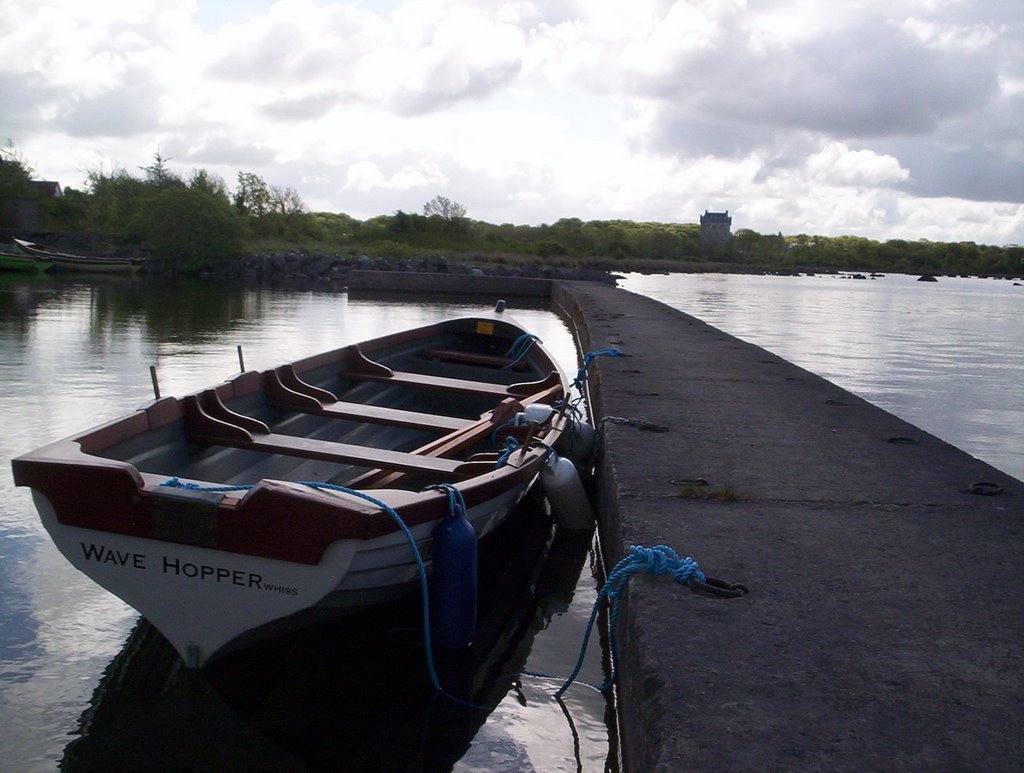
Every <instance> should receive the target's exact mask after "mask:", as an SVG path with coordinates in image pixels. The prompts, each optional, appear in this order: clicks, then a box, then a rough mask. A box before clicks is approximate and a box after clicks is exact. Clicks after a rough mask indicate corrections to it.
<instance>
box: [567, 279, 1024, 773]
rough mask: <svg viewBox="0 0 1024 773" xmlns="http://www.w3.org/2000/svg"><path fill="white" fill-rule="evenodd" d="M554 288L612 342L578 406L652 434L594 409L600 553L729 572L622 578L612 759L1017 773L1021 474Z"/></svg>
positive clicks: (705, 338) (831, 389) (704, 331)
mask: <svg viewBox="0 0 1024 773" xmlns="http://www.w3.org/2000/svg"><path fill="white" fill-rule="evenodd" d="M552 300H553V302H554V303H555V304H556V307H558V308H561V309H564V313H565V314H566V315H568V316H569V317H571V318H572V319H574V320H575V323H576V326H577V328H578V332H579V336H580V338H581V342H582V346H583V347H584V349H585V350H595V349H598V348H601V347H606V346H614V347H618V348H619V349H621V350H622V351H623V352H625V353H626V354H627V355H628V356H627V357H622V358H599V359H597V360H595V362H594V364H593V365H592V366H591V377H590V382H591V386H592V388H593V392H594V394H593V397H594V410H595V412H596V414H597V416H596V418H597V419H598V420H601V419H608V418H609V417H619V418H624V419H636V418H640V417H644V418H646V419H647V420H648V421H649V422H651V423H653V424H658V425H663V426H667V427H668V430H669V431H667V432H663V433H656V432H651V431H645V430H644V429H641V428H639V427H638V426H634V425H631V424H623V423H615V422H614V421H605V422H604V423H603V425H602V426H603V436H604V446H603V452H602V454H601V457H600V459H599V463H598V471H597V473H598V474H597V480H598V488H599V509H600V518H601V528H602V532H603V537H604V545H605V550H606V553H607V556H606V559H607V560H608V561H609V563H610V564H611V563H614V562H615V561H617V560H618V559H619V558H621V557H622V556H623V555H624V553H625V550H626V548H627V546H629V545H631V544H637V545H645V546H654V545H658V544H666V545H669V546H671V547H673V548H674V549H676V550H677V551H678V552H679V553H680V555H692V556H693V557H694V558H695V559H696V560H697V561H698V562H699V564H700V566H701V568H702V569H703V570H704V571H705V572H706V573H707V574H709V575H713V576H715V577H718V578H721V579H724V580H731V581H738V582H742V583H744V584H745V585H746V586H747V587H748V588H749V594H748V595H746V596H744V597H741V598H737V599H712V598H707V597H704V596H700V595H697V594H695V593H692V592H690V591H689V590H688V589H686V588H685V587H684V586H681V585H679V584H677V583H675V582H674V581H673V580H672V578H671V577H666V576H660V577H657V576H650V575H643V576H634V577H633V579H631V580H630V583H629V585H628V588H627V592H626V594H625V600H624V607H623V614H622V617H621V618H620V627H619V629H618V637H619V638H618V641H619V656H620V669H621V670H620V671H619V675H618V697H619V701H620V704H619V709H620V716H621V723H622V743H623V752H624V765H625V768H626V770H628V771H632V772H634V773H641V772H642V773H647V772H648V771H683V770H706V771H712V770H729V771H738V770H822V769H824V770H853V769H856V770H993V771H994V770H999V771H1008V770H1022V769H1024V686H1022V679H1021V677H1022V655H1024V604H1022V602H1024V484H1022V483H1021V482H1020V481H1017V480H1015V479H1013V478H1011V477H1010V476H1008V475H1006V474H1004V473H1002V472H999V471H998V470H996V469H994V468H992V467H991V466H989V465H987V464H985V463H983V462H981V461H979V460H977V459H975V458H973V457H971V456H969V455H968V454H966V453H964V452H962V451H960V450H958V449H956V448H954V447H953V446H951V445H949V444H947V443H945V442H943V441H941V440H939V439H938V438H936V437H934V436H932V435H929V434H927V433H926V432H923V431H922V430H920V429H918V428H916V427H914V426H912V425H910V424H908V423H906V422H904V421H902V420H900V419H898V418H896V417H894V416H892V415H891V414H889V413H886V412H885V411H883V410H881V409H879V408H877V407H875V406H873V405H871V404H869V403H867V402H865V401H864V400H861V399H860V398H858V397H856V396H854V395H853V394H851V393H849V392H846V391H844V390H843V389H841V388H839V387H837V386H836V385H834V384H831V383H829V382H828V381H825V380H824V379H822V378H819V377H817V376H815V375H813V374H811V373H809V372H807V371H805V370H803V369H801V368H799V367H796V366H794V365H792V364H790V363H787V362H785V361H784V360H782V359H780V358H779V357H777V356H775V355H772V354H770V353H768V352H766V351H765V350H763V349H761V348H759V347H756V346H753V345H750V344H747V343H744V342H742V341H740V340H738V339H736V338H733V337H731V336H729V335H727V334H725V333H723V332H721V331H719V330H716V329H715V328H712V327H710V326H708V325H706V324H704V323H702V322H700V321H699V320H696V319H694V318H692V317H689V316H687V315H685V314H683V313H681V312H678V311H675V310H673V309H671V308H669V307H667V306H665V305H663V304H660V303H658V302H655V301H651V300H648V299H646V298H643V297H640V296H637V295H634V294H631V293H628V292H626V291H623V290H619V289H616V288H612V287H607V286H603V285H601V284H596V283H584V282H578V283H572V282H567V283H555V284H554V286H553V288H552ZM698 479H703V480H704V481H706V485H699V484H698V483H697V480H698ZM979 481H990V482H994V483H998V484H999V485H1000V486H1001V487H1002V491H1001V493H999V494H997V495H994V496H984V495H979V494H972V493H970V489H971V486H972V484H974V483H976V482H979Z"/></svg>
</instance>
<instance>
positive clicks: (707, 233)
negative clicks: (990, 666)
mask: <svg viewBox="0 0 1024 773" xmlns="http://www.w3.org/2000/svg"><path fill="white" fill-rule="evenodd" d="M731 238H732V218H731V217H729V210H725V212H708V210H706V209H705V210H704V214H703V215H701V216H700V241H701V243H702V244H708V245H724V244H728V242H729V239H731Z"/></svg>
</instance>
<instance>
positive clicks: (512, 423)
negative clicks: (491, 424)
mask: <svg viewBox="0 0 1024 773" xmlns="http://www.w3.org/2000/svg"><path fill="white" fill-rule="evenodd" d="M515 425H516V419H515V417H514V416H513V417H512V418H511V419H509V420H508V421H506V422H505V423H504V424H499V425H498V426H497V427H495V428H494V431H493V432H491V442H492V443H497V442H498V433H499V432H501V431H502V430H503V429H510V428H512V427H514V426H515Z"/></svg>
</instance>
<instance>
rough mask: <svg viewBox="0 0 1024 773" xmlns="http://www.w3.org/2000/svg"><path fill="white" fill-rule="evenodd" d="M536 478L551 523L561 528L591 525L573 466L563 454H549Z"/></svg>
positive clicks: (584, 494) (587, 503)
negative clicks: (548, 510) (549, 507)
mask: <svg viewBox="0 0 1024 773" xmlns="http://www.w3.org/2000/svg"><path fill="white" fill-rule="evenodd" d="M540 477H541V480H542V481H543V483H544V494H545V495H546V496H547V498H548V502H549V503H550V504H551V512H552V513H553V514H554V516H555V522H556V523H557V524H558V525H559V526H560V527H561V528H564V529H589V528H591V527H592V526H593V525H594V511H593V509H592V508H591V507H590V500H589V499H587V492H586V491H584V489H583V482H582V481H581V480H580V475H579V472H577V470H576V465H574V464H573V463H572V462H571V461H569V460H568V459H566V458H564V457H560V456H556V455H554V454H552V455H551V458H550V459H548V461H547V462H546V463H545V464H544V467H543V469H542V470H541V472H540Z"/></svg>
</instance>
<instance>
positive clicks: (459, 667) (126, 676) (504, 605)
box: [61, 496, 590, 773]
mask: <svg viewBox="0 0 1024 773" xmlns="http://www.w3.org/2000/svg"><path fill="white" fill-rule="evenodd" d="M495 535H496V536H497V537H498V539H495V540H492V541H490V542H489V543H488V544H487V545H486V546H484V547H482V548H481V559H482V560H481V568H482V569H483V568H484V567H487V570H486V571H484V572H482V574H481V594H480V611H481V614H480V618H479V627H478V631H477V637H476V640H475V641H474V644H473V646H472V647H471V648H470V649H469V650H467V651H461V652H454V651H447V652H444V651H438V652H436V653H435V657H436V665H437V673H438V676H439V679H440V681H441V683H442V685H443V687H444V689H445V690H446V691H447V692H449V693H451V694H454V695H455V696H458V697H459V698H462V699H464V700H466V701H467V702H468V703H472V704H475V705H477V706H482V707H484V708H483V709H482V710H481V709H473V708H468V707H466V706H465V705H461V704H459V703H457V702H455V701H452V700H450V699H448V698H446V697H445V696H443V695H441V694H439V693H437V692H436V691H435V690H434V688H433V685H432V683H431V680H430V678H429V672H428V670H427V668H426V664H425V657H424V651H423V642H422V638H421V636H422V612H421V608H420V606H419V604H418V603H417V602H414V601H409V600H406V601H400V602H396V603H394V604H391V605H389V606H388V607H387V608H381V609H377V610H374V611H371V612H368V613H364V614H360V615H357V616H355V617H352V618H349V619H348V621H347V624H346V625H338V624H329V625H324V626H319V627H317V628H315V629H306V630H303V631H299V632H295V633H293V634H289V635H287V636H283V637H279V638H276V639H274V640H268V641H265V642H262V643H260V644H258V645H255V646H254V647H251V648H248V649H246V650H244V651H241V652H237V653H234V654H232V655H228V656H225V657H223V658H220V659H218V660H217V661H216V662H214V663H212V664H210V666H209V667H207V668H206V669H204V670H203V671H201V672H196V671H189V670H187V669H185V668H184V667H183V666H182V664H181V661H180V659H179V658H177V656H176V653H175V652H174V650H173V649H172V648H171V647H170V646H169V645H168V644H167V642H166V641H165V640H164V639H163V638H162V637H161V636H160V635H159V634H158V633H157V632H156V631H155V630H154V629H153V628H152V627H151V626H149V625H148V624H146V623H145V622H140V624H139V626H138V627H137V628H136V630H135V631H133V633H132V635H131V637H130V638H129V641H128V642H127V644H126V646H125V647H124V649H123V651H122V652H121V653H120V654H119V655H118V656H117V658H115V660H114V661H113V662H112V663H111V665H110V666H109V667H108V669H107V672H106V673H105V675H104V677H103V679H102V682H101V684H100V685H99V686H98V687H97V689H96V691H95V694H94V696H93V700H92V704H91V705H90V707H89V708H88V710H86V711H85V712H84V713H83V715H82V718H81V727H80V731H79V736H80V737H78V738H77V739H76V740H74V741H72V742H71V743H70V744H68V746H67V748H66V750H65V754H64V759H63V761H62V764H61V769H62V770H66V771H96V770H104V771H107V770H165V769H182V770H186V769H187V770H197V769H201V770H206V769H211V770H239V769H258V770H332V771H361V772H366V773H370V772H372V771H389V772H394V773H401V771H413V770H416V771H433V770H437V771H442V770H443V771H447V770H450V769H451V768H452V766H453V765H454V764H455V762H456V761H457V760H458V759H460V758H461V757H462V755H463V754H464V753H465V752H466V750H467V749H468V748H469V745H470V743H471V742H472V740H473V737H474V736H475V735H476V733H477V731H478V730H479V728H480V726H481V725H482V724H483V722H484V721H486V718H487V716H488V714H489V712H490V710H493V708H494V707H495V706H497V705H498V703H499V702H500V701H501V700H502V699H503V698H504V697H505V695H506V694H507V693H508V691H509V689H510V688H511V687H512V685H513V682H514V680H515V678H516V677H517V675H518V674H519V672H520V671H521V669H522V668H523V665H524V663H525V661H526V657H527V655H528V654H529V650H530V646H531V644H532V641H533V638H534V636H535V635H536V634H537V632H538V631H539V630H540V628H541V627H542V626H543V624H544V612H543V610H544V608H545V605H546V604H547V603H548V602H547V601H546V600H545V598H541V597H539V596H538V595H537V591H538V589H544V590H545V592H546V593H549V594H551V595H552V596H554V597H557V598H560V599H564V598H566V597H567V596H571V594H572V592H573V588H574V587H575V584H576V581H577V578H578V577H579V573H580V568H581V567H582V565H583V563H584V561H585V560H586V557H587V554H588V549H589V546H590V543H589V540H588V539H587V536H588V535H585V534H584V535H582V536H581V534H580V533H579V532H577V533H575V534H566V536H567V537H568V541H566V540H564V539H561V537H562V536H563V533H556V534H555V536H554V542H553V541H552V526H551V523H550V519H549V518H548V516H546V515H545V514H544V511H543V509H542V508H541V507H540V497H539V496H536V497H535V496H531V497H528V498H527V499H526V500H525V501H524V502H523V503H522V504H521V505H520V506H519V507H518V508H517V509H516V511H515V512H514V513H513V515H511V516H510V517H509V518H508V519H506V521H505V523H504V524H502V526H501V527H499V530H498V531H497V532H495ZM555 604H556V606H557V605H558V604H560V602H555ZM353 621H357V622H358V625H352V624H351V623H352V622H353Z"/></svg>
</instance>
